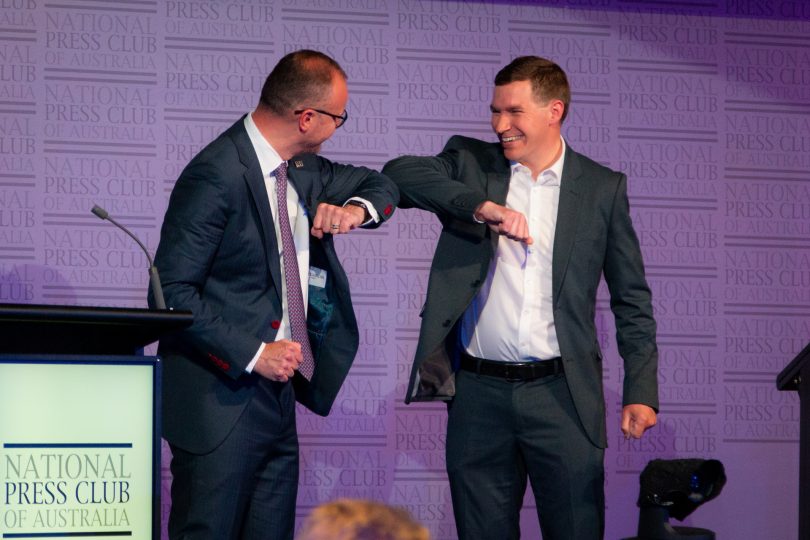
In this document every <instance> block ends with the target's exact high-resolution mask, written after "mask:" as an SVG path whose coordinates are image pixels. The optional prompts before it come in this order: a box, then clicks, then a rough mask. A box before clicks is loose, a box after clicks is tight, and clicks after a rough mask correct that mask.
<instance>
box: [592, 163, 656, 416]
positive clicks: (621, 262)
mask: <svg viewBox="0 0 810 540" xmlns="http://www.w3.org/2000/svg"><path fill="white" fill-rule="evenodd" d="M604 273H605V282H606V283H607V286H608V289H609V290H610V308H611V310H612V311H613V316H614V318H615V320H616V343H617V345H618V349H619V354H620V355H621V357H622V359H623V360H624V372H625V375H624V387H623V398H622V404H623V405H629V404H633V403H640V404H643V405H648V406H650V407H652V408H653V409H655V410H658V379H657V377H658V348H657V345H656V341H655V333H656V323H655V319H654V318H653V310H652V294H651V292H650V288H649V286H648V285H647V280H646V278H645V277H644V263H643V261H642V257H641V248H640V246H639V242H638V238H637V236H636V233H635V230H634V229H633V224H632V221H631V219H630V208H629V202H628V199H627V177H626V176H625V175H623V174H622V175H621V176H620V179H619V185H618V189H617V190H616V193H615V198H614V201H613V210H612V212H611V220H610V229H609V231H608V242H607V252H606V254H605V266H604Z"/></svg>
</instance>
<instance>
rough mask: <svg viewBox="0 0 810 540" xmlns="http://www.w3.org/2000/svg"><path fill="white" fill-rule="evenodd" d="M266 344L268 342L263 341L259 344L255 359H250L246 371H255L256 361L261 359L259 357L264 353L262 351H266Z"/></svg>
mask: <svg viewBox="0 0 810 540" xmlns="http://www.w3.org/2000/svg"><path fill="white" fill-rule="evenodd" d="M265 345H267V343H264V342H262V344H261V345H260V346H259V350H258V351H256V354H254V355H253V359H252V360H251V361H250V363H249V364H248V365H247V367H245V371H247V372H248V373H253V368H254V367H255V366H256V362H258V361H259V357H260V356H261V355H262V351H264V346H265Z"/></svg>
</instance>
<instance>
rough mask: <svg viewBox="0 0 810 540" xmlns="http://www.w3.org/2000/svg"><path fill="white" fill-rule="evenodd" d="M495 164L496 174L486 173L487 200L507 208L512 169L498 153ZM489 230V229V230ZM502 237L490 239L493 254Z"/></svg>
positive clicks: (497, 236)
mask: <svg viewBox="0 0 810 540" xmlns="http://www.w3.org/2000/svg"><path fill="white" fill-rule="evenodd" d="M493 160H494V163H495V167H494V168H495V169H496V170H495V172H488V173H486V183H487V185H486V190H487V200H490V201H492V202H494V203H495V204H500V205H501V206H506V195H507V194H508V193H509V179H510V178H511V169H510V168H509V161H507V160H506V159H505V158H504V157H503V154H502V153H498V154H497V155H495V156H494V157H493ZM487 230H489V229H487ZM500 236H501V235H499V234H490V235H489V238H490V240H491V241H492V252H493V253H494V252H495V250H496V249H497V248H498V239H499V238H500Z"/></svg>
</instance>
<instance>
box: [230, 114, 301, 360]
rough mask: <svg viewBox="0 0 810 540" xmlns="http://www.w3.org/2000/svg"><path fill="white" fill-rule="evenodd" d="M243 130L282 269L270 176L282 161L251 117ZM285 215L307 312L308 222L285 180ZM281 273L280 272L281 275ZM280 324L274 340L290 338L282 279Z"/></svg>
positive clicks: (299, 202) (282, 257) (275, 205)
mask: <svg viewBox="0 0 810 540" xmlns="http://www.w3.org/2000/svg"><path fill="white" fill-rule="evenodd" d="M245 129H246V130H247V134H248V137H249V138H250V142H251V144H253V149H254V150H255V151H256V156H257V157H258V158H259V166H260V167H261V169H262V178H264V186H265V188H267V198H268V199H269V203H270V211H271V213H272V215H273V223H274V225H275V229H276V245H277V246H278V257H279V263H280V265H281V268H284V251H283V250H282V249H281V229H280V227H279V222H278V194H277V193H276V177H275V176H274V175H273V174H272V173H273V172H274V171H275V170H276V169H277V168H278V166H279V165H281V162H282V161H283V160H282V159H281V156H280V155H279V154H278V152H276V150H275V149H274V148H273V147H272V146H271V145H270V143H269V142H267V139H265V138H264V136H263V135H262V134H261V132H260V131H259V128H258V127H256V123H255V122H254V121H253V115H252V114H248V115H247V116H246V117H245ZM287 213H288V214H289V216H290V229H291V230H292V235H293V242H294V243H295V252H296V255H297V256H298V272H299V277H300V279H301V292H302V293H303V296H304V310H306V309H307V296H308V293H309V287H308V284H309V219H308V218H307V210H306V208H304V205H303V204H301V201H300V200H299V197H298V192H296V191H295V188H294V187H293V186H292V184H291V183H290V182H289V181H288V182H287ZM283 275H284V273H283V272H282V276H283ZM281 309H282V316H281V325H280V326H279V327H278V331H277V332H276V341H278V340H281V339H292V330H291V329H290V319H289V317H288V316H287V283H286V281H285V280H284V279H282V280H281ZM263 350H264V344H262V345H261V346H260V347H259V350H258V351H257V352H256V354H255V355H254V356H253V359H252V360H251V361H250V364H248V367H247V368H246V370H247V371H253V366H254V365H255V364H256V362H257V361H258V359H259V355H260V354H261V352H262V351H263Z"/></svg>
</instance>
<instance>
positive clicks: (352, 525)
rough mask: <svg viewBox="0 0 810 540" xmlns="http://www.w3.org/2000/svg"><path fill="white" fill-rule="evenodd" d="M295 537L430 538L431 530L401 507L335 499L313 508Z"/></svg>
mask: <svg viewBox="0 0 810 540" xmlns="http://www.w3.org/2000/svg"><path fill="white" fill-rule="evenodd" d="M296 540H430V532H429V531H428V530H427V528H426V527H425V526H424V525H421V524H420V523H418V522H417V521H416V520H414V518H413V516H411V514H410V513H409V512H408V511H407V510H405V509H403V508H397V507H393V506H388V505H385V504H382V503H377V502H374V501H367V500H361V499H337V500H335V501H332V502H329V503H324V504H321V505H320V506H318V507H316V508H315V509H314V510H313V511H312V513H311V514H310V515H309V516H308V517H307V518H306V520H304V523H303V525H302V526H301V530H300V531H299V532H298V536H296Z"/></svg>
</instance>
